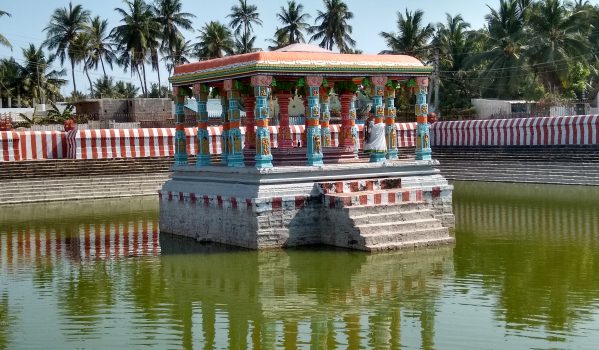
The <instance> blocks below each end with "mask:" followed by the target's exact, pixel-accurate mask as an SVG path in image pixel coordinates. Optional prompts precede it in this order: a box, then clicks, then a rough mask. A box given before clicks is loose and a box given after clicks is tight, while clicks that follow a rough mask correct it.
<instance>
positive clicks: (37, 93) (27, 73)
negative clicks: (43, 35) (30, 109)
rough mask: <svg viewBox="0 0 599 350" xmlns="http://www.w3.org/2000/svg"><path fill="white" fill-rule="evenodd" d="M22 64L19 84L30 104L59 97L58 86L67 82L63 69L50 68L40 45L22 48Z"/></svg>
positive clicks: (49, 63)
mask: <svg viewBox="0 0 599 350" xmlns="http://www.w3.org/2000/svg"><path fill="white" fill-rule="evenodd" d="M23 60H24V65H23V66H22V67H21V77H20V79H21V84H22V86H23V89H24V92H25V93H26V94H27V97H28V98H29V99H30V100H31V104H32V105H33V104H35V103H36V102H43V100H44V98H49V99H50V100H55V99H57V98H59V97H60V87H61V86H63V85H64V84H66V83H67V81H66V80H64V79H63V78H62V77H63V76H64V75H66V72H65V71H64V69H62V70H60V71H57V70H53V69H50V68H51V62H49V61H48V60H47V59H46V55H45V54H44V51H43V50H42V48H41V47H36V46H35V45H34V44H29V46H28V47H27V48H24V49H23Z"/></svg>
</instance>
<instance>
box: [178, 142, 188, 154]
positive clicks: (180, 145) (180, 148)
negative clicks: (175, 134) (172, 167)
mask: <svg viewBox="0 0 599 350" xmlns="http://www.w3.org/2000/svg"><path fill="white" fill-rule="evenodd" d="M177 145H178V147H177V153H186V152H187V150H186V149H185V138H180V139H179V142H178V143H177Z"/></svg>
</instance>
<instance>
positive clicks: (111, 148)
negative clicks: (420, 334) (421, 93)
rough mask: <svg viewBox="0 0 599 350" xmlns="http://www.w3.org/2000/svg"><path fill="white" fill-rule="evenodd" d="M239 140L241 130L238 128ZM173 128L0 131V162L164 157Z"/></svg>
mask: <svg viewBox="0 0 599 350" xmlns="http://www.w3.org/2000/svg"><path fill="white" fill-rule="evenodd" d="M290 128H291V138H292V140H293V142H294V144H296V145H297V144H298V143H301V139H302V134H303V133H304V132H305V127H304V126H303V125H291V126H290ZM330 128H331V139H332V140H331V141H332V143H333V146H334V147H337V146H339V131H340V128H341V126H340V125H337V124H333V125H331V126H330ZM397 128H398V146H399V147H400V148H401V147H414V145H415V143H414V139H415V138H414V129H415V128H416V123H405V124H397ZM269 130H270V137H271V145H272V146H273V147H274V148H276V147H278V142H277V136H278V133H279V127H278V126H270V127H269ZM358 131H359V132H360V140H361V142H362V143H361V144H360V147H363V126H362V125H358ZM241 132H242V138H243V135H245V127H242V128H241ZM208 133H209V135H210V140H211V142H210V153H211V154H220V153H221V151H222V148H221V142H222V127H210V128H209V129H208ZM185 134H186V135H187V152H188V154H191V155H195V154H196V153H197V139H196V136H197V129H196V128H186V129H185ZM174 145H175V129H174V128H146V129H98V130H72V131H70V132H68V133H65V132H60V131H2V132H0V161H18V160H40V159H64V158H68V159H109V158H136V157H168V156H173V155H174V153H175V148H174Z"/></svg>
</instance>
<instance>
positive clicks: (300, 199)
mask: <svg viewBox="0 0 599 350" xmlns="http://www.w3.org/2000/svg"><path fill="white" fill-rule="evenodd" d="M158 197H159V198H160V200H162V201H179V202H183V203H188V204H190V205H204V206H210V207H213V208H219V209H235V210H249V211H252V212H254V213H264V212H270V211H281V210H299V209H301V208H303V207H304V206H305V205H306V204H307V203H308V202H309V201H310V198H311V197H310V196H282V197H264V198H239V197H229V196H221V195H214V194H208V195H202V194H196V193H187V192H171V191H162V190H160V191H158Z"/></svg>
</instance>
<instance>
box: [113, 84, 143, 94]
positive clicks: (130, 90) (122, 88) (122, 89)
mask: <svg viewBox="0 0 599 350" xmlns="http://www.w3.org/2000/svg"><path fill="white" fill-rule="evenodd" d="M114 89H115V90H116V95H117V96H119V97H121V98H135V97H136V96H137V93H138V92H139V88H138V87H136V86H135V85H133V84H132V83H125V82H124V81H122V80H119V81H117V82H116V83H115V84H114Z"/></svg>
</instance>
